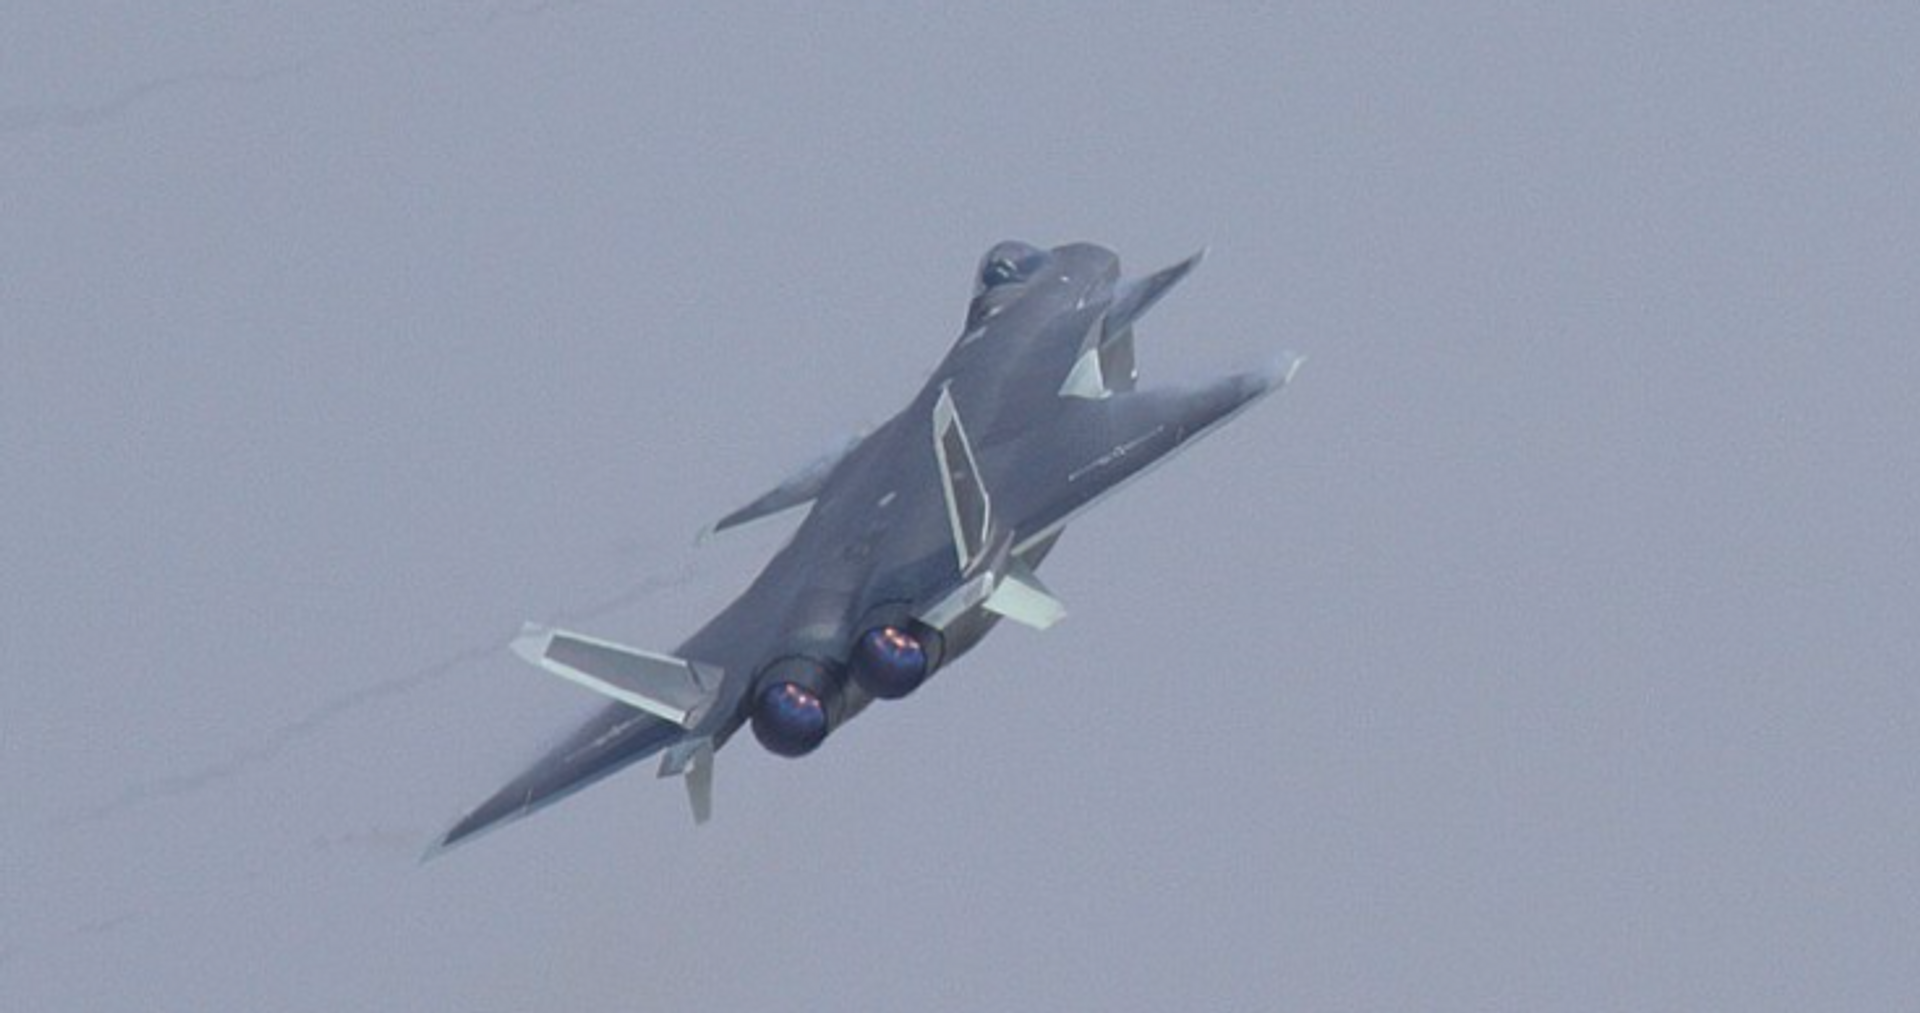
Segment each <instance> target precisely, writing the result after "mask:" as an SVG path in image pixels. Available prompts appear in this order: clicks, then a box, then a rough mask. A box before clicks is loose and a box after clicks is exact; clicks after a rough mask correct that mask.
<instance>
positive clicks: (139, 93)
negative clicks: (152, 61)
mask: <svg viewBox="0 0 1920 1013" xmlns="http://www.w3.org/2000/svg"><path fill="white" fill-rule="evenodd" d="M583 6H590V4H588V3H587V2H585V0H541V2H536V3H531V4H525V5H516V4H505V3H503V4H496V5H494V6H491V7H488V8H486V9H484V10H479V11H475V12H472V13H459V12H456V13H452V14H449V15H447V16H446V17H444V18H442V19H440V20H439V21H437V22H435V23H434V24H432V25H428V26H426V27H424V28H419V29H416V30H414V31H413V32H410V33H408V34H409V35H410V37H412V38H414V39H432V38H438V37H441V36H445V35H452V34H457V33H462V32H479V31H486V30H488V29H491V28H492V27H494V26H495V25H497V24H499V23H500V22H502V21H507V20H510V19H518V18H535V17H541V16H543V15H546V14H549V13H552V12H554V11H557V10H560V9H563V8H567V7H583ZM334 60H335V54H332V53H320V54H316V55H312V56H307V57H304V58H302V59H298V60H290V61H287V62H285V63H282V64H277V65H275V66H271V67H267V68H265V69H263V70H257V71H253V72H250V73H248V72H238V71H218V70H203V71H190V72H188V73H183V74H169V75H166V76H164V77H156V78H152V79H150V80H146V81H142V82H140V83H138V84H135V85H133V86H131V87H128V88H126V89H124V90H122V91H120V92H118V93H117V94H114V95H112V96H110V97H108V98H106V99H103V100H101V101H99V102H90V103H59V102H48V103H20V104H15V105H4V106H0V134H27V133H33V132H36V131H41V130H48V129H53V128H66V129H73V130H78V129H83V128H86V127H94V126H99V125H100V124H103V123H108V122H111V121H113V120H116V119H119V118H120V117H121V116H122V115H124V114H126V113H127V112H128V111H129V110H132V109H134V108H136V107H139V106H143V105H147V104H148V103H151V102H154V101H157V100H159V99H162V98H165V97H167V96H169V95H173V94H175V93H180V92H194V91H206V90H212V89H218V88H247V87H252V86H254V85H260V84H266V83H267V82H269V81H274V80H278V79H280V78H286V77H295V76H298V75H300V74H304V73H306V72H308V71H310V70H313V69H315V68H316V67H319V66H321V65H322V64H326V63H331V62H334Z"/></svg>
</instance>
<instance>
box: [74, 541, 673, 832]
mask: <svg viewBox="0 0 1920 1013" xmlns="http://www.w3.org/2000/svg"><path fill="white" fill-rule="evenodd" d="M696 562H697V560H695V559H691V558H690V559H688V560H687V561H686V562H685V563H683V564H681V565H680V567H679V568H677V569H675V570H672V571H670V572H667V573H663V574H658V575H655V576H651V577H648V578H646V579H644V580H641V581H639V582H637V583H635V584H634V585H632V586H631V587H629V588H627V589H626V590H624V591H621V592H620V593H619V594H617V595H614V596H612V597H609V598H606V599H604V600H602V601H598V602H594V603H593V604H591V605H588V606H586V607H584V608H580V609H575V610H569V611H566V612H562V613H558V614H557V615H556V616H555V619H556V621H566V622H579V621H582V620H586V619H592V618H595V617H597V616H601V615H605V614H607V613H609V612H614V611H617V610H619V609H621V608H624V607H626V606H628V605H631V604H634V603H636V602H639V601H642V600H644V599H646V598H648V597H651V596H652V595H656V594H659V593H661V592H663V591H670V590H674V589H677V588H681V587H685V586H686V585H687V584H689V583H690V582H692V580H693V579H694V575H695V572H696ZM516 632H517V631H516ZM512 639H513V638H512V637H511V636H507V637H501V638H499V639H498V640H495V641H493V642H491V643H487V644H482V645H478V646H475V647H470V648H467V649H466V650H463V651H460V652H458V653H456V654H452V655H449V656H448V657H446V658H443V659H441V660H440V661H437V662H435V663H433V664H431V665H428V666H426V667H425V668H421V669H417V670H415V671H412V672H408V673H406V674H405V675H398V676H394V677H393V678H390V679H385V680H382V681H380V682H375V683H372V684H370V685H366V686H362V687H360V688H358V689H354V690H352V691H349V692H346V693H342V694H341V695H339V696H336V697H334V698H332V699H331V700H327V701H324V702H322V703H320V704H319V705H317V706H315V707H314V708H313V709H312V710H310V711H308V712H307V713H305V714H303V715H301V716H300V717H298V718H295V719H294V720H292V721H289V722H287V723H286V724H283V725H281V726H280V727H279V728H276V729H274V731H273V732H272V733H271V734H269V735H268V736H267V737H266V738H264V739H262V740H260V741H259V742H256V743H254V744H253V745H250V746H245V747H242V748H240V749H237V750H235V751H234V752H233V754H232V755H230V756H228V757H227V758H225V759H223V760H218V761H215V762H213V763H209V764H206V765H205V766H202V767H198V768H196V769H193V770H185V771H181V772H179V773H175V774H164V775H161V776H159V777H154V778H149V779H147V780H144V781H137V782H135V783H133V784H130V785H128V786H126V787H125V788H123V789H121V791H120V793H119V794H117V795H115V796H114V797H113V798H111V799H108V800H107V801H105V802H102V803H100V804H99V805H96V806H93V807H92V808H89V809H85V810H82V811H80V812H77V813H75V814H73V815H72V816H69V817H67V818H65V819H63V820H61V821H59V822H57V823H55V824H54V827H55V829H58V830H72V829H76V828H79V827H84V826H88V825H90V824H94V823H98V822H100V821H102V820H105V819H109V818H111V817H114V816H117V815H119V814H120V813H123V812H126V811H128V810H130V809H136V808H140V807H143V806H146V805H149V804H151V803H156V802H162V801H167V800H171V799H177V798H182V797H185V796H188V795H193V794H195V793H198V792H200V791H203V790H205V789H207V788H210V787H213V786H215V785H218V784H220V783H222V782H224V781H228V780H231V779H233V778H235V777H239V776H240V775H242V774H245V773H247V772H248V771H251V770H253V769H254V768H256V767H260V766H263V765H265V764H268V763H271V762H273V761H274V760H276V759H278V758H279V757H280V756H281V754H283V753H285V752H286V751H287V750H289V749H291V748H293V747H294V746H296V745H298V744H300V743H301V742H303V741H305V740H307V739H310V738H312V737H314V736H316V735H319V734H320V733H322V732H324V731H326V730H327V729H329V728H331V727H333V726H334V725H335V724H337V723H339V722H340V721H341V720H343V719H344V718H346V717H348V716H351V715H353V714H355V713H357V712H359V711H362V710H365V709H366V708H368V707H371V706H373V705H374V704H377V703H381V702H383V701H386V700H392V699H394V698H396V697H400V696H404V695H406V694H408V693H411V692H413V691H414V690H416V689H419V688H421V687H423V686H427V685H429V684H432V683H435V682H438V681H440V680H441V679H444V678H447V677H448V676H450V675H452V674H454V673H455V672H458V671H460V670H461V669H463V668H465V667H466V666H469V665H474V664H478V663H480V662H482V661H485V660H487V659H489V658H493V657H497V656H498V655H499V654H500V653H501V652H502V651H505V650H506V649H507V647H508V645H509V644H510V643H511V642H512Z"/></svg>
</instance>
